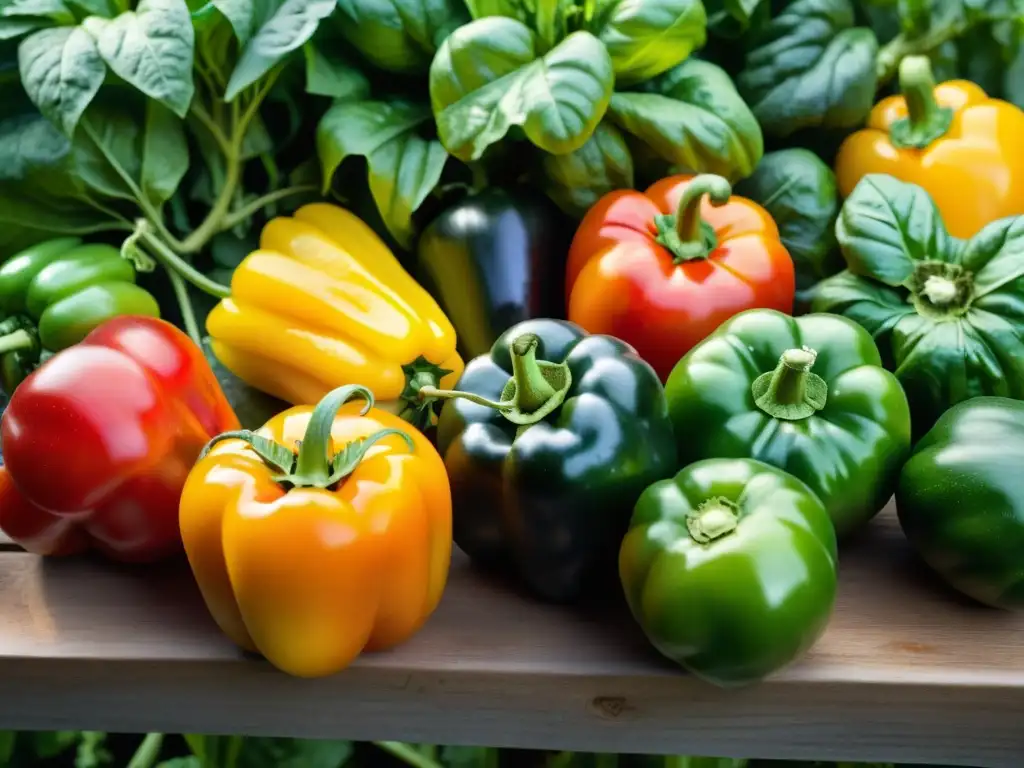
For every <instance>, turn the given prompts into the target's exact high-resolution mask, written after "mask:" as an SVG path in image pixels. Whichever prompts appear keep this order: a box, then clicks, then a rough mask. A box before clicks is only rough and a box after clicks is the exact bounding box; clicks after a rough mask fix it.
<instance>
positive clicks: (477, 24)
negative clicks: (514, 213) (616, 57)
mask: <svg viewBox="0 0 1024 768" xmlns="http://www.w3.org/2000/svg"><path fill="white" fill-rule="evenodd" d="M614 82H615V74H614V72H613V70H612V61H611V58H610V56H609V55H608V51H607V49H606V48H605V47H604V45H603V44H602V43H601V41H599V40H598V39H597V38H596V37H594V36H593V35H591V34H590V33H589V32H582V31H581V32H574V33H572V34H571V35H569V36H568V37H566V38H565V39H564V40H562V42H560V43H559V44H558V45H556V46H555V47H554V48H552V49H551V50H550V51H548V52H547V53H546V54H544V55H543V56H539V55H538V44H537V38H536V36H535V35H534V33H533V32H532V31H531V30H530V29H529V28H528V27H527V26H526V25H525V24H523V23H521V22H519V21H516V20H514V19H509V18H504V17H497V16H491V17H487V18H484V19H479V20H478V21H473V22H471V23H469V24H467V25H466V26H464V27H460V28H459V29H457V30H455V32H453V33H452V34H451V35H450V36H449V37H448V38H447V39H446V40H445V42H444V44H443V45H442V46H441V48H440V49H439V50H438V52H437V55H436V56H435V57H434V61H433V63H432V64H431V67H430V99H431V103H432V104H433V109H434V116H435V118H436V120H437V130H438V134H439V136H440V138H441V143H442V144H443V145H444V147H445V149H447V150H448V151H449V152H450V153H451V154H453V155H454V156H455V157H457V158H459V159H460V160H464V161H467V162H468V161H472V160H477V159H479V158H480V157H481V156H482V155H483V153H484V151H485V150H486V149H487V148H488V147H489V146H491V145H492V144H494V143H495V142H498V141H500V140H501V139H502V138H504V137H505V135H506V134H507V133H508V132H509V130H510V129H511V128H512V127H513V126H521V127H522V129H523V132H524V133H525V134H526V137H527V138H528V139H529V140H530V141H532V142H533V143H534V144H535V145H536V146H538V147H540V148H541V149H542V150H544V151H545V152H551V153H552V154H564V153H566V152H572V151H574V150H576V149H579V148H580V147H581V146H583V144H585V143H586V141H587V139H589V138H590V135H591V134H592V133H593V132H594V129H595V128H596V127H597V124H598V123H599V122H600V121H601V118H602V117H603V116H604V113H605V111H606V110H607V108H608V101H609V99H610V98H611V94H612V88H613V86H614Z"/></svg>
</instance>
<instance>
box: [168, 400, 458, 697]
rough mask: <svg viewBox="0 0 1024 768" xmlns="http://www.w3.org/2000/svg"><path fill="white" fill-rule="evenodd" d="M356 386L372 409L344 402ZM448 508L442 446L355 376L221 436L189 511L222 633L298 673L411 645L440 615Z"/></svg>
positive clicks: (198, 563)
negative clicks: (309, 402) (255, 426)
mask: <svg viewBox="0 0 1024 768" xmlns="http://www.w3.org/2000/svg"><path fill="white" fill-rule="evenodd" d="M353 395H359V396H362V397H363V398H365V399H366V403H365V404H364V405H363V407H362V408H359V405H358V404H357V403H346V401H347V400H349V399H350V398H351V397H352V396H353ZM296 445H298V451H297V453H296V452H295V450H294V448H293V447H294V446H296ZM451 512H452V502H451V489H450V487H449V483H448V476H447V474H446V473H445V468H444V462H443V461H442V460H441V457H440V456H439V455H438V453H437V451H436V450H435V449H434V447H433V446H432V445H431V444H430V442H429V441H428V440H427V439H426V438H425V437H424V436H423V434H422V433H420V432H419V431H417V430H416V429H415V428H414V427H412V426H411V425H409V424H408V423H406V422H404V421H402V420H401V419H400V418H399V417H398V416H395V415H393V414H391V413H388V412H386V411H383V410H381V409H378V408H374V407H373V395H372V394H371V393H370V391H369V390H368V389H366V388H365V387H362V386H355V385H353V386H345V387H340V388H338V389H336V390H334V391H332V392H330V393H328V395H327V396H326V397H324V399H323V400H321V401H320V403H319V404H318V405H317V406H316V407H315V408H314V407H311V406H296V407H294V408H290V409H288V410H287V411H284V412H283V413H280V414H278V415H277V416H275V417H274V418H272V419H271V420H270V421H268V422H267V423H266V424H265V425H264V426H263V427H262V428H261V429H259V430H257V431H256V432H250V431H235V432H226V433H224V434H222V435H219V436H218V437H216V438H214V439H213V440H211V441H210V443H209V444H208V446H207V448H206V449H205V450H204V455H202V456H201V457H200V459H199V461H198V462H197V463H196V465H195V467H193V469H192V472H191V473H190V474H189V477H188V480H187V481H186V483H185V489H184V491H183V493H182V496H181V507H180V517H179V520H180V526H181V535H182V540H183V542H184V545H185V552H186V554H187V556H188V560H189V563H190V565H191V567H192V571H193V573H194V575H195V577H196V581H197V582H198V584H199V588H200V590H201V592H202V595H203V599H204V600H205V601H206V605H207V608H208V609H209V611H210V613H211V614H212V615H213V618H214V620H215V621H216V622H217V624H218V625H219V626H220V628H221V630H223V632H224V633H225V634H226V635H227V636H228V637H229V638H231V639H232V640H233V641H234V642H235V643H236V644H238V645H239V646H241V647H242V648H245V649H247V650H250V651H254V652H258V653H261V654H262V655H263V656H264V657H265V658H266V659H267V660H268V661H270V662H271V663H272V664H273V665H274V666H276V667H278V668H279V669H281V670H283V671H285V672H287V673H289V674H292V675H296V676H299V677H319V676H322V675H328V674H332V673H334V672H337V671H339V670H341V669H343V668H345V667H346V666H348V664H349V663H350V662H351V661H352V660H353V659H355V658H356V657H357V656H358V655H359V654H360V653H361V652H362V651H364V650H367V651H373V650H380V649H384V648H388V647H391V646H394V645H396V644H398V643H401V642H403V641H405V640H406V639H408V638H409V637H411V636H412V635H413V634H414V633H415V632H416V631H417V630H418V629H419V628H420V627H421V626H422V625H423V623H424V622H425V621H426V620H427V618H428V617H429V616H430V614H431V613H433V611H434V609H435V608H436V607H437V604H438V603H439V602H440V599H441V594H442V592H443V591H444V587H445V583H446V581H447V578H448V566H449V562H450V559H451V547H452V543H451V542H452V518H451Z"/></svg>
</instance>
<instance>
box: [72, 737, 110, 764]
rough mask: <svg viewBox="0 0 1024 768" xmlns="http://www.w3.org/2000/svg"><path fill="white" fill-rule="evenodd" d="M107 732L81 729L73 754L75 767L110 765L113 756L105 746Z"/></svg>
mask: <svg viewBox="0 0 1024 768" xmlns="http://www.w3.org/2000/svg"><path fill="white" fill-rule="evenodd" d="M106 740H107V734H105V733H103V732H101V731H82V734H81V740H80V741H79V742H78V751H77V753H76V754H75V768H101V766H104V765H110V764H111V763H112V762H113V761H114V756H113V755H111V754H110V751H109V750H108V749H107V748H106V745H105V742H106Z"/></svg>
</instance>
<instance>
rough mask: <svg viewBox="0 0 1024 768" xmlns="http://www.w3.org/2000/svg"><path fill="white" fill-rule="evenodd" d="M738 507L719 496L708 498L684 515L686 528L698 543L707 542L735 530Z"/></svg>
mask: <svg viewBox="0 0 1024 768" xmlns="http://www.w3.org/2000/svg"><path fill="white" fill-rule="evenodd" d="M739 523H740V515H739V507H738V506H737V505H736V504H735V502H732V501H730V500H729V499H726V498H723V497H721V496H716V497H715V498H713V499H708V500H707V501H705V502H703V503H702V504H701V505H700V506H699V507H697V509H696V510H694V511H693V512H690V513H689V514H688V515H687V516H686V530H687V531H688V532H689V534H690V538H691V539H693V540H694V541H695V542H697V543H698V544H709V543H710V542H712V541H714V540H715V539H718V538H721V537H722V536H725V535H726V534H727V533H731V532H732V531H734V530H736V526H738V525H739Z"/></svg>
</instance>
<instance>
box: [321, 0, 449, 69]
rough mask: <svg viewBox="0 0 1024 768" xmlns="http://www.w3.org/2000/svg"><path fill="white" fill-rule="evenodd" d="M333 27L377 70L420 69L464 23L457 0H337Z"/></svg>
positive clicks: (428, 64)
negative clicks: (336, 19)
mask: <svg viewBox="0 0 1024 768" xmlns="http://www.w3.org/2000/svg"><path fill="white" fill-rule="evenodd" d="M338 13H339V15H340V19H339V21H340V22H341V23H340V24H339V25H338V26H339V29H340V30H341V32H342V34H344V35H345V38H346V39H347V40H348V41H349V43H350V44H351V45H352V46H353V47H354V48H356V49H357V50H358V51H359V52H360V53H361V54H363V56H365V57H366V58H367V59H368V60H369V61H371V62H372V63H373V64H375V65H376V66H378V67H380V68H381V69H384V70H387V71H389V72H399V73H403V74H420V73H425V72H427V71H428V70H429V68H430V62H431V61H432V60H433V58H434V54H435V53H436V52H437V47H438V46H439V45H440V44H441V42H442V41H443V40H444V39H445V38H446V37H447V36H448V34H449V33H450V32H451V31H452V30H453V29H455V28H457V27H460V26H462V25H463V24H465V23H466V22H467V21H469V15H468V13H467V12H466V6H465V4H464V3H463V2H462V0H338Z"/></svg>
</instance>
